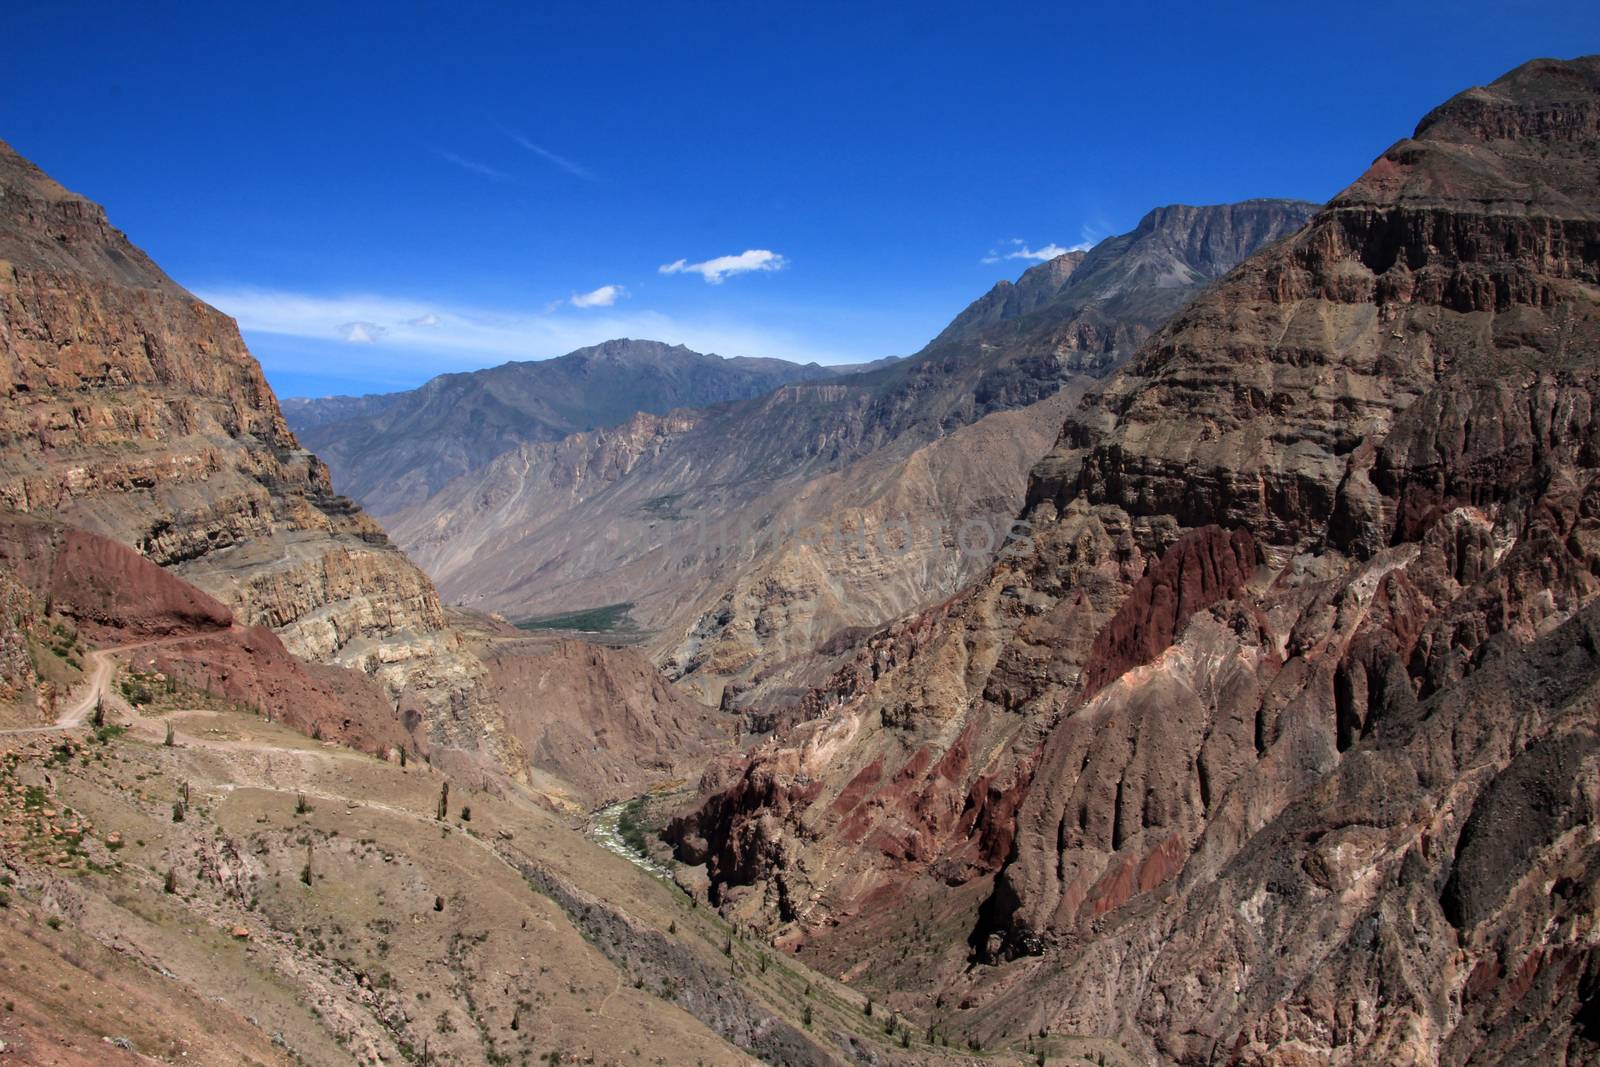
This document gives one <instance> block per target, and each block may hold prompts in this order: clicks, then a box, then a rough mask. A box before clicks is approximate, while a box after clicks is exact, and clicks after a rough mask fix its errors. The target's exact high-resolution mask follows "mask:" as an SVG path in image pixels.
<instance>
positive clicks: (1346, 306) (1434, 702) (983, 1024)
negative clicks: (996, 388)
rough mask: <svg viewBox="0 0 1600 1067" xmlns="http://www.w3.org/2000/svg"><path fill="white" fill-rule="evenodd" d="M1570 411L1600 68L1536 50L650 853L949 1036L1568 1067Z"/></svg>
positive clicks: (1264, 260)
mask: <svg viewBox="0 0 1600 1067" xmlns="http://www.w3.org/2000/svg"><path fill="white" fill-rule="evenodd" d="M1080 272H1081V268H1080V269H1079V271H1075V272H1074V273H1075V276H1076V274H1077V273H1080ZM1597 395H1600V59H1596V58H1588V59H1582V60H1576V61H1572V62H1565V63H1563V62H1556V61H1547V60H1541V61H1535V62H1533V63H1530V64H1527V65H1525V66H1523V67H1520V68H1518V69H1517V70H1515V71H1512V72H1511V73H1510V74H1508V75H1506V76H1505V77H1504V78H1501V79H1500V80H1499V81H1497V82H1495V83H1493V84H1492V85H1490V86H1487V87H1484V88H1479V89H1473V90H1469V91H1468V92H1466V93H1463V94H1461V95H1460V96H1458V97H1456V98H1454V99H1452V100H1451V101H1449V102H1448V103H1446V104H1444V105H1443V106H1441V107H1440V108H1438V109H1436V110H1435V111H1434V112H1432V113H1430V114H1429V115H1428V116H1426V117H1425V118H1424V119H1423V120H1422V122H1421V123H1420V124H1419V126H1418V127H1417V130H1416V132H1415V134H1414V135H1413V136H1412V137H1410V138H1406V139H1404V140H1402V141H1400V142H1399V143H1398V144H1396V145H1395V146H1394V147H1393V148H1391V149H1389V150H1388V151H1387V152H1385V153H1384V154H1383V155H1382V156H1380V157H1379V158H1378V160H1377V161H1376V162H1375V163H1374V164H1373V165H1372V167H1371V168H1370V169H1369V170H1368V171H1367V172H1366V174H1365V175H1363V176H1362V177H1361V178H1360V179H1359V180H1358V181H1357V182H1356V183H1355V184H1354V185H1352V186H1351V187H1350V188H1349V189H1348V190H1346V191H1345V192H1344V193H1342V194H1341V195H1340V196H1339V197H1337V198H1335V199H1334V200H1333V201H1332V202H1331V203H1330V204H1329V205H1328V206H1327V207H1326V208H1325V209H1324V210H1323V211H1321V212H1320V213H1318V215H1317V216H1316V217H1315V218H1314V219H1313V220H1312V221H1311V222H1310V224H1309V225H1308V226H1307V227H1306V228H1305V229H1304V230H1302V231H1301V232H1300V233H1298V234H1296V235H1295V236H1293V237H1291V238H1289V239H1288V240H1287V241H1284V242H1282V243H1280V244H1278V245H1275V246H1273V247H1271V248H1268V249H1266V250H1265V251H1262V252H1260V253H1258V254H1257V255H1255V256H1253V257H1251V258H1250V259H1248V260H1247V261H1246V262H1244V263H1243V264H1242V265H1241V266H1239V267H1238V268H1237V269H1235V270H1234V271H1232V272H1231V273H1230V274H1229V275H1228V277H1227V278H1226V279H1225V280H1223V281H1222V282H1221V283H1220V284H1219V285H1217V286H1216V287H1214V288H1212V289H1210V290H1209V291H1208V292H1206V293H1205V294H1204V295H1203V296H1202V297H1201V298H1199V299H1198V300H1196V301H1194V302H1193V303H1191V304H1189V305H1188V306H1187V307H1186V308H1185V309H1184V310H1183V311H1181V312H1180V313H1179V314H1178V315H1177V316H1176V317H1175V318H1174V320H1173V321H1172V322H1171V323H1169V324H1168V326H1166V327H1165V328H1164V329H1163V330H1161V331H1160V332H1159V333H1158V334H1157V335H1155V336H1154V337H1153V338H1152V339H1151V340H1150V341H1149V342H1148V343H1147V344H1146V345H1145V346H1144V347H1143V348H1142V349H1141V350H1140V352H1139V353H1138V355H1137V356H1135V358H1134V359H1133V360H1132V361H1131V362H1130V363H1129V364H1128V365H1127V367H1126V368H1125V369H1124V370H1123V371H1122V372H1121V373H1119V374H1118V375H1117V376H1116V377H1115V378H1114V379H1113V381H1112V382H1111V383H1110V385H1109V386H1108V387H1107V388H1106V389H1104V390H1102V391H1100V392H1098V393H1097V394H1093V395H1090V396H1089V397H1088V398H1086V399H1085V401H1084V402H1083V403H1082V404H1081V405H1080V406H1079V407H1078V408H1077V409H1076V410H1075V411H1074V412H1073V414H1072V415H1071V416H1070V417H1069V418H1068V419H1067V420H1066V424H1065V427H1064V429H1063V432H1062V434H1061V437H1060V440H1059V441H1058V444H1057V446H1056V448H1055V449H1054V450H1053V452H1052V453H1051V455H1050V456H1049V457H1047V458H1046V459H1045V460H1044V461H1043V462H1041V463H1040V464H1039V466H1038V467H1037V468H1036V469H1035V472H1034V475H1033V479H1032V484H1031V486H1030V490H1029V495H1028V504H1027V508H1026V511H1025V518H1026V519H1027V521H1028V522H1029V524H1030V527H1031V530H1030V534H1029V536H1027V537H1026V538H1020V539H1018V540H1017V541H1016V542H1014V543H1013V545H1012V546H1010V548H1009V549H1008V551H1007V552H1006V553H1004V555H1003V557H1002V558H1001V560H1000V561H999V562H998V563H996V564H995V566H994V568H993V569H992V571H991V572H990V573H989V574H988V575H987V576H986V577H985V578H984V579H983V580H981V581H980V582H978V583H977V584H976V585H975V586H973V587H972V588H971V589H969V590H968V591H967V592H965V593H964V594H963V595H962V596H961V597H959V598H957V599H956V600H954V601H952V602H951V603H949V604H945V605H941V606H940V607H939V608H937V609H934V610H933V611H930V612H929V613H927V614H925V615H924V616H922V617H921V618H919V619H916V620H911V621H909V622H907V623H902V624H900V625H899V626H897V627H896V628H895V629H894V630H892V631H890V632H887V633H885V634H883V635H880V636H879V637H876V638H874V639H872V640H871V641H869V642H867V643H866V644H865V645H864V646H863V647H862V649H861V651H860V653H859V654H858V655H857V656H856V658H855V659H854V660H853V661H852V662H850V663H849V664H847V665H846V667H845V668H843V669H841V671H840V672H839V673H838V674H837V675H836V676H835V677H834V678H833V679H831V680H830V682H829V683H828V684H827V685H825V686H822V687H819V688H818V689H817V690H816V691H815V695H814V696H813V697H812V698H811V699H810V700H809V701H808V702H804V705H803V706H804V707H806V708H809V709H811V711H812V713H813V714H814V715H815V717H814V718H813V719H812V720H811V721H809V722H806V723H804V724H802V725H799V726H796V727H794V729H793V730H792V731H791V732H790V734H789V735H788V737H787V739H786V740H785V741H784V742H783V743H781V744H775V745H773V746H772V747H771V748H770V749H769V750H768V751H767V752H764V753H762V754H760V755H758V756H757V758H755V759H754V760H752V761H749V762H745V763H736V764H731V765H725V766H719V767H718V769H717V770H716V772H715V773H714V774H710V775H708V777H707V780H706V783H705V787H706V797H705V800H704V801H703V803H702V804H700V805H699V807H698V809H697V810H695V811H693V812H692V813H689V814H687V815H686V816H685V817H684V818H682V819H681V820H680V821H679V822H678V823H677V824H676V826H675V828H674V836H675V837H676V838H677V840H678V841H679V848H680V855H681V856H683V857H684V858H685V859H688V860H692V861H702V862H705V863H706V864H707V869H708V872H709V874H710V877H711V879H712V893H713V896H714V897H715V898H716V899H718V900H719V901H721V902H722V903H723V905H724V907H725V908H727V909H730V910H732V911H734V912H737V913H739V914H741V915H744V916H746V917H748V918H751V919H754V920H756V921H764V922H767V923H768V924H770V925H769V929H770V930H771V931H772V932H773V934H774V935H775V936H778V937H779V938H780V940H782V941H783V943H785V944H789V945H791V946H793V947H794V948H795V949H796V951H801V952H803V953H804V954H806V955H808V956H809V957H811V958H812V959H813V961H814V962H815V961H818V960H820V961H821V962H822V963H823V964H825V965H828V966H835V965H837V966H840V967H848V966H850V962H849V961H852V960H858V959H859V958H860V957H861V953H862V952H863V951H864V946H866V945H868V944H870V945H871V946H872V948H871V952H872V955H873V958H874V960H875V961H876V965H875V966H873V967H871V968H870V969H861V970H859V971H858V972H856V973H858V975H859V980H860V981H862V982H863V983H866V984H868V985H869V987H871V988H874V989H876V990H878V991H879V992H880V994H881V995H885V996H888V997H890V998H896V997H898V998H900V999H901V1001H902V1002H903V1003H904V1004H905V1005H907V1006H911V1005H915V1006H917V1007H918V1008H920V1009H922V1010H926V1011H928V1012H930V1013H931V1014H933V1015H934V1016H935V1017H938V1018H941V1019H942V1020H943V1021H944V1025H946V1026H948V1027H949V1028H950V1029H951V1031H952V1032H966V1033H968V1034H970V1035H972V1036H973V1038H974V1039H977V1040H983V1041H986V1042H987V1041H991V1040H996V1039H999V1038H1002V1037H1016V1036H1018V1035H1021V1034H1025V1033H1040V1032H1047V1031H1048V1032H1054V1031H1058V1030H1062V1031H1069V1032H1070V1031H1088V1032H1092V1033H1100V1034H1104V1035H1108V1036H1115V1037H1116V1038H1118V1039H1119V1040H1121V1041H1123V1042H1124V1043H1125V1044H1126V1045H1127V1046H1129V1047H1130V1048H1132V1049H1134V1050H1136V1051H1137V1052H1138V1053H1139V1054H1140V1055H1142V1056H1143V1057H1144V1058H1146V1059H1148V1060H1150V1061H1154V1062H1162V1063H1181V1064H1214V1063H1223V1062H1227V1063H1247V1064H1300V1063H1307V1062H1329V1063H1357V1062H1382V1063H1394V1064H1424V1063H1427V1064H1437V1063H1523V1062H1530V1061H1533V1060H1548V1061H1550V1062H1556V1063H1579V1062H1591V1061H1592V1060H1593V1059H1594V1058H1595V1057H1596V1056H1600V1040H1597V1037H1596V1035H1595V1032H1594V1027H1593V1023H1592V1019H1593V1015H1594V1002H1593V996H1594V992H1593V991H1594V989H1595V988H1596V982H1595V975H1596V974H1597V973H1600V956H1597V955H1596V952H1595V944H1596V940H1595V937H1594V933H1593V931H1592V929H1591V927H1592V923H1591V922H1590V921H1589V912H1590V910H1591V909H1592V899H1591V898H1592V892H1593V886H1594V885H1595V882H1596V872H1597V870H1600V851H1597V846H1596V841H1597V835H1596V832H1595V826H1596V823H1595V799H1594V796H1593V792H1594V791H1593V789H1592V787H1591V783H1592V782H1593V781H1594V780H1595V775H1596V772H1597V771H1600V758H1597V757H1600V752H1597V751H1596V748H1595V738H1596V736H1597V732H1600V721H1597V720H1596V717H1595V707H1596V704H1595V701H1594V685H1595V683H1596V680H1597V678H1600V675H1597V673H1596V663H1595V656H1594V648H1595V645H1594V636H1593V634H1594V628H1595V626H1596V612H1597V611H1600V604H1597V603H1595V593H1596V592H1597V591H1600V582H1597V580H1596V578H1595V575H1596V574H1597V573H1600V566H1597V565H1600V556H1597V548H1596V545H1597V543H1600V542H1597V541H1596V539H1595V535H1594V528H1593V527H1594V520H1593V517H1592V513H1593V511H1594V508H1593V506H1592V502H1591V500H1590V497H1591V495H1592V494H1593V493H1594V491H1595V489H1596V487H1597V486H1600V466H1597V460H1596V456H1597V455H1600V451H1597V449H1596V445H1595V442H1596V437H1595V433H1596V424H1595V421H1594V416H1593V412H1594V411H1595V401H1596V398H1597ZM958 932H959V933H958Z"/></svg>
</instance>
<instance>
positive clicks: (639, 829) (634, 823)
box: [617, 796, 650, 857]
mask: <svg viewBox="0 0 1600 1067" xmlns="http://www.w3.org/2000/svg"><path fill="white" fill-rule="evenodd" d="M644 800H645V798H644V797H642V796H639V797H634V798H633V799H632V800H630V801H628V803H627V805H626V806H624V807H623V809H622V814H621V815H619V816H617V836H618V837H620V838H622V843H623V844H625V845H627V846H628V847H629V848H631V849H633V851H635V852H637V853H638V854H639V855H641V856H646V857H648V856H649V855H650V837H649V831H647V830H646V829H645V825H644Z"/></svg>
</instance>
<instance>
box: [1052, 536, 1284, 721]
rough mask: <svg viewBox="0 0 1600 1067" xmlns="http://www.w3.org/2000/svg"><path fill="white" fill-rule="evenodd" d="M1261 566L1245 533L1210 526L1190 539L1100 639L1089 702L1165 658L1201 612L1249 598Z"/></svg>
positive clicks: (1088, 670)
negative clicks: (1132, 672) (1181, 630)
mask: <svg viewBox="0 0 1600 1067" xmlns="http://www.w3.org/2000/svg"><path fill="white" fill-rule="evenodd" d="M1255 566H1256V546H1255V542H1254V541H1253V540H1252V539H1251V537H1250V535H1249V534H1248V533H1246V532H1245V531H1244V530H1235V531H1233V533H1231V534H1230V533H1229V532H1228V531H1227V530H1224V529H1222V528H1221V527H1220V526H1204V527H1201V528H1200V529H1198V530H1193V531H1191V532H1190V533H1188V534H1185V535H1184V536H1183V537H1182V538H1181V539H1180V540H1179V541H1178V543H1177V544H1175V545H1173V546H1172V547H1171V548H1170V549H1168V550H1167V553H1166V555H1164V556H1162V557H1161V559H1160V560H1159V561H1158V562H1157V563H1156V565H1155V566H1154V567H1152V568H1151V569H1150V570H1149V571H1148V572H1147V573H1146V574H1145V576H1144V577H1143V578H1140V579H1139V580H1138V581H1137V582H1136V583H1134V586H1133V588H1132V589H1131V590H1129V591H1128V595H1127V597H1126V598H1125V599H1124V600H1123V601H1122V606H1121V607H1120V608H1118V609H1117V613H1116V614H1115V615H1113V616H1112V618H1111V621H1110V622H1108V623H1107V624H1106V626H1105V628H1104V629H1103V630H1101V631H1100V633H1099V634H1098V635H1097V636H1096V637H1095V639H1094V645H1093V646H1092V647H1090V649H1089V659H1088V662H1087V664H1086V665H1085V667H1084V669H1083V681H1082V686H1083V695H1084V697H1085V699H1087V698H1089V697H1092V696H1094V695H1095V693H1097V692H1099V691H1100V689H1101V688H1102V687H1103V686H1105V685H1106V683H1108V682H1112V681H1115V680H1116V679H1118V678H1120V677H1122V676H1123V675H1124V674H1126V673H1127V672H1128V671H1130V670H1132V669H1133V668H1134V667H1139V666H1143V665H1144V664H1146V663H1149V662H1150V661H1151V660H1153V659H1155V658H1156V657H1157V656H1159V655H1160V654H1161V653H1162V652H1163V651H1165V650H1166V648H1167V647H1168V646H1170V645H1171V644H1172V639H1173V637H1175V636H1176V635H1177V633H1178V630H1179V628H1180V627H1182V625H1183V624H1184V623H1185V622H1187V621H1189V617H1190V616H1191V615H1193V614H1194V613H1195V612H1197V611H1201V610H1203V609H1205V608H1208V607H1210V606H1211V605H1212V604H1215V603H1216V602H1217V601H1219V600H1227V599H1229V598H1230V597H1234V596H1237V595H1238V594H1239V593H1241V592H1243V591H1244V587H1245V583H1246V582H1248V581H1249V580H1250V576H1251V574H1252V572H1254V570H1255Z"/></svg>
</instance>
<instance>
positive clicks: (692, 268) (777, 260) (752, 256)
mask: <svg viewBox="0 0 1600 1067" xmlns="http://www.w3.org/2000/svg"><path fill="white" fill-rule="evenodd" d="M788 265H789V261H788V260H787V259H784V258H783V257H782V256H780V255H779V254H778V253H776V252H771V251H768V250H767V249H765V248H751V249H747V250H745V251H743V252H740V253H739V254H738V255H736V256H717V257H716V258H715V259H708V260H706V261H704V262H703V263H690V262H689V261H688V260H685V259H680V260H677V261H676V262H673V263H665V264H663V265H661V266H660V267H658V268H656V269H657V270H658V271H660V272H661V273H662V274H698V275H700V276H701V277H702V278H704V279H705V280H706V281H707V283H709V284H711V285H721V284H722V280H723V279H724V278H727V277H729V276H731V275H734V274H748V273H750V272H752V271H772V270H782V269H783V268H784V267H787V266H788Z"/></svg>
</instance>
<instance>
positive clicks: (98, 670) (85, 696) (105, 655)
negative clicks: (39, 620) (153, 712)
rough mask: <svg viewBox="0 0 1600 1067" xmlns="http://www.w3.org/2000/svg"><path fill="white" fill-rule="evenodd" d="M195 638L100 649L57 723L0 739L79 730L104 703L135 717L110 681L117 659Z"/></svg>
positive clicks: (2, 733) (89, 657)
mask: <svg viewBox="0 0 1600 1067" xmlns="http://www.w3.org/2000/svg"><path fill="white" fill-rule="evenodd" d="M193 637H194V635H193V634H173V635H172V636H170V637H152V638H150V639H149V640H146V641H133V642H130V643H128V644H126V645H112V646H110V647H108V648H97V649H95V650H94V651H92V652H88V653H86V654H85V655H84V657H83V659H84V663H85V664H86V665H87V666H88V668H89V670H88V671H87V672H86V674H85V678H84V681H83V682H82V684H81V685H80V686H79V689H78V690H77V691H76V692H75V693H74V695H73V696H72V697H71V698H70V699H69V700H68V701H67V704H66V706H65V707H64V708H62V709H61V711H60V713H59V714H57V715H56V721H55V722H53V723H46V724H44V725H40V726H18V727H14V728H12V729H9V730H0V737H16V736H19V735H21V736H25V735H28V734H51V733H57V732H59V731H62V730H77V729H80V728H81V727H82V726H83V724H84V723H85V722H87V721H88V720H89V716H90V714H91V713H92V712H93V711H94V709H95V707H96V706H97V705H99V704H100V703H101V702H102V701H104V702H105V703H106V707H107V709H108V710H110V709H111V708H112V707H116V708H117V709H119V710H122V711H124V712H127V713H130V714H132V712H133V709H132V708H129V707H128V706H127V704H126V702H125V701H123V700H122V698H121V697H119V696H117V694H116V692H115V690H114V689H113V688H112V686H111V679H112V678H113V677H114V676H115V675H116V671H117V661H116V659H115V658H114V657H115V656H117V655H118V654H119V653H123V652H132V651H133V650H134V649H136V648H148V647H149V646H151V645H162V644H166V643H168V642H171V641H188V640H192V639H193Z"/></svg>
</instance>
